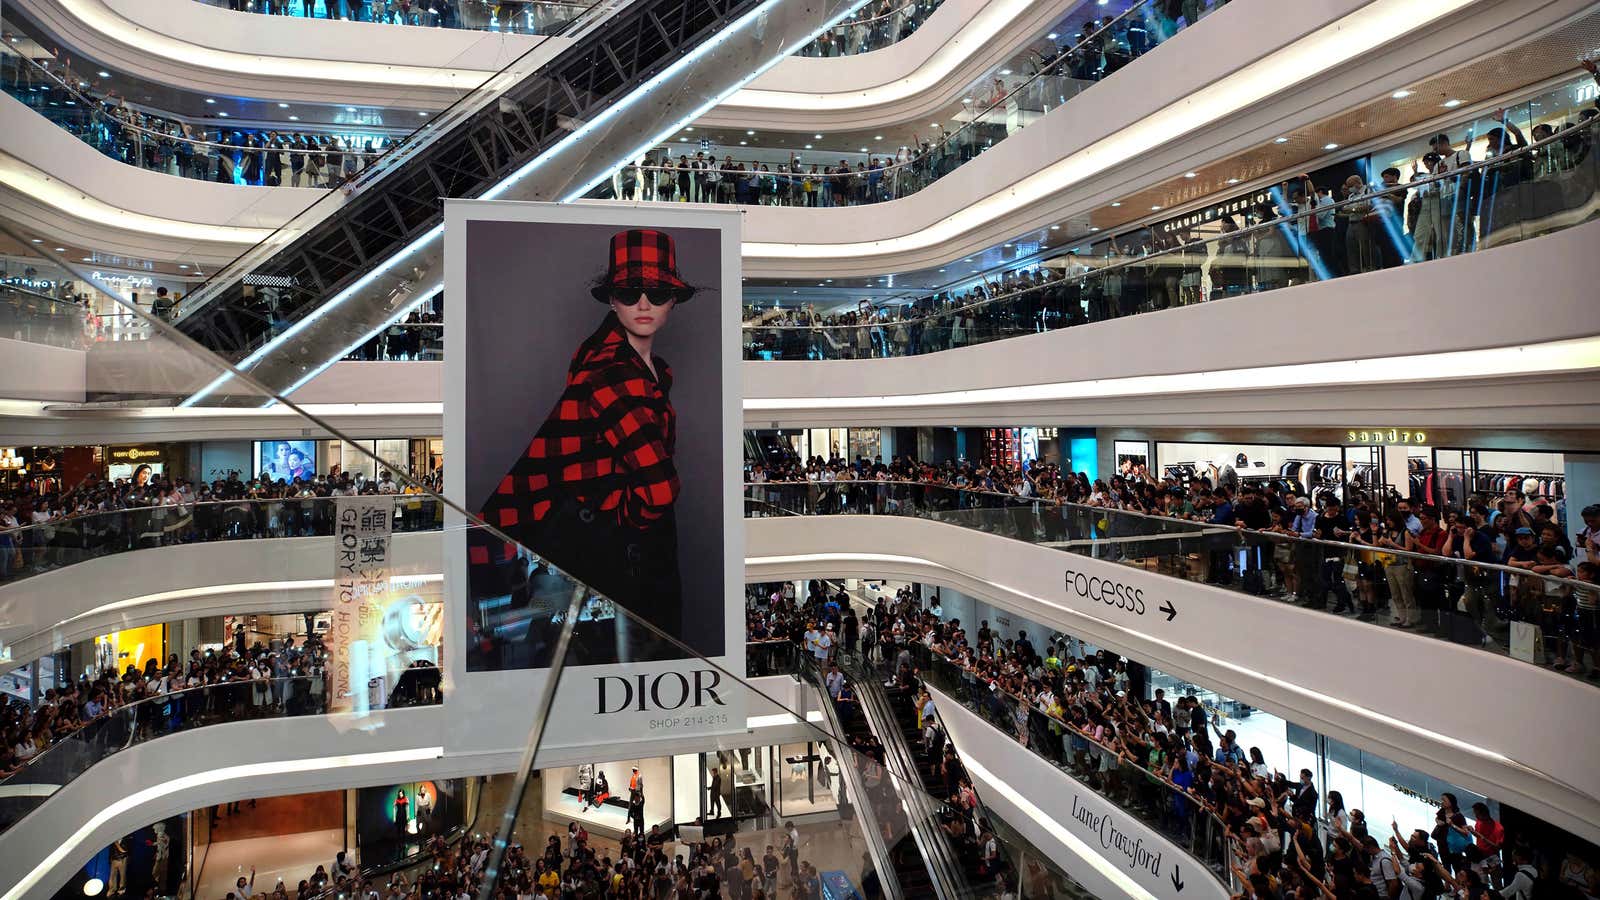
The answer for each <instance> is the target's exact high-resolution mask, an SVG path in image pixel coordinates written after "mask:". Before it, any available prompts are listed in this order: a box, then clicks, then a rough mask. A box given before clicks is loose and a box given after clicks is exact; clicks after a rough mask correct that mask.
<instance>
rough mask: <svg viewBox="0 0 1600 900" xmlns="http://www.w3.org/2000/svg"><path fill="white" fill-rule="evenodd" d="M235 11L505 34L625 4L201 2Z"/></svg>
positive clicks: (549, 30)
mask: <svg viewBox="0 0 1600 900" xmlns="http://www.w3.org/2000/svg"><path fill="white" fill-rule="evenodd" d="M196 2H199V3H204V4H206V5H207V6H215V7H218V8H219V9H229V10H233V11H235V12H247V13H260V14H263V15H269V16H291V17H293V18H297V19H347V20H349V21H353V22H378V23H382V24H387V25H414V26H421V27H425V28H465V29H471V30H475V31H498V32H502V33H505V34H560V33H561V32H562V31H563V30H565V29H566V28H567V27H568V26H569V25H571V24H572V23H573V21H574V20H576V19H578V18H579V17H581V16H583V15H585V14H587V13H589V12H590V11H591V10H594V9H596V7H600V8H603V9H615V8H617V7H619V6H620V5H621V4H618V3H606V4H594V3H563V2H560V0H196Z"/></svg>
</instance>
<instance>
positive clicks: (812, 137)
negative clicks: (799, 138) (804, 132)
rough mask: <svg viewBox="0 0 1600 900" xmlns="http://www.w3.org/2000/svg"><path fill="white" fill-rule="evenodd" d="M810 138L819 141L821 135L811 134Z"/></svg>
mask: <svg viewBox="0 0 1600 900" xmlns="http://www.w3.org/2000/svg"><path fill="white" fill-rule="evenodd" d="M811 139H812V140H814V141H820V140H822V135H820V134H813V135H812V136H811Z"/></svg>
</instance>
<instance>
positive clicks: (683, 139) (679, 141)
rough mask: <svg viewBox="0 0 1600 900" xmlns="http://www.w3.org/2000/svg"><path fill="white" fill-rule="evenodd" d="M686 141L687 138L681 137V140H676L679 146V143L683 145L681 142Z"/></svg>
mask: <svg viewBox="0 0 1600 900" xmlns="http://www.w3.org/2000/svg"><path fill="white" fill-rule="evenodd" d="M687 140H688V138H686V137H681V138H678V143H680V144H681V143H683V142H684V141H687Z"/></svg>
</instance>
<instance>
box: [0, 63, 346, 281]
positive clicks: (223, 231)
mask: <svg viewBox="0 0 1600 900" xmlns="http://www.w3.org/2000/svg"><path fill="white" fill-rule="evenodd" d="M0 116H3V117H4V119H5V121H6V122H7V123H8V124H9V125H10V127H8V128H5V129H4V130H3V131H0V203H3V204H4V205H5V208H6V218H7V219H8V220H9V221H11V222H14V223H16V224H19V225H22V226H24V227H26V228H28V229H30V230H32V231H35V232H38V233H42V234H48V235H50V236H51V237H53V238H56V239H60V240H66V241H71V242H72V243H73V244H74V246H84V247H93V248H96V249H99V250H105V251H119V252H122V253H125V254H127V255H130V256H135V257H140V258H155V259H173V260H178V261H185V262H190V261H195V260H197V259H198V260H200V261H205V260H206V258H208V257H209V258H217V257H220V258H221V260H222V261H224V262H226V261H227V260H231V259H232V258H233V257H234V256H237V255H238V254H239V252H240V251H242V250H243V249H245V248H246V247H250V246H253V245H254V244H256V243H259V242H260V241H262V240H264V239H265V238H266V237H267V236H268V235H270V234H271V233H272V230H273V229H275V228H278V227H280V226H281V225H283V223H285V222H287V221H289V220H290V219H291V218H293V217H294V216H295V215H296V214H297V213H299V212H300V211H301V210H303V209H305V208H306V207H307V206H310V205H311V204H312V203H314V202H316V201H317V200H318V199H319V198H321V197H322V196H323V195H324V194H326V193H327V192H326V191H323V190H318V189H313V188H293V187H288V188H286V187H258V186H254V185H236V184H221V183H218V182H212V181H199V180H196V179H193V178H179V177H177V176H173V175H167V174H164V173H160V172H152V171H147V170H145V169H140V168H138V167H137V166H130V165H127V164H125V163H122V162H118V161H117V160H114V159H112V158H110V157H108V156H106V155H105V154H103V153H100V152H99V151H98V150H95V149H94V148H93V147H91V146H89V145H88V144H86V143H84V142H83V141H81V140H79V139H78V138H77V137H75V136H74V135H72V134H71V133H69V132H68V131H66V130H65V129H63V128H59V127H57V126H56V125H55V124H54V123H52V122H50V121H49V120H48V119H46V118H44V117H43V116H41V115H39V114H37V113H36V112H34V111H33V110H32V109H30V108H29V107H27V106H26V105H25V104H23V103H22V102H21V101H19V100H17V99H16V98H15V97H12V96H11V95H9V94H0ZM323 202H325V203H329V202H330V201H323ZM330 205H331V204H330Z"/></svg>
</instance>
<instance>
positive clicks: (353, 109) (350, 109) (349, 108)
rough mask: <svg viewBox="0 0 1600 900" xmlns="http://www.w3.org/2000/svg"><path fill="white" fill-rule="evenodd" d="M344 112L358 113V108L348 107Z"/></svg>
mask: <svg viewBox="0 0 1600 900" xmlns="http://www.w3.org/2000/svg"><path fill="white" fill-rule="evenodd" d="M344 111H345V112H355V111H356V108H355V107H354V106H346V107H345V108H344Z"/></svg>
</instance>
